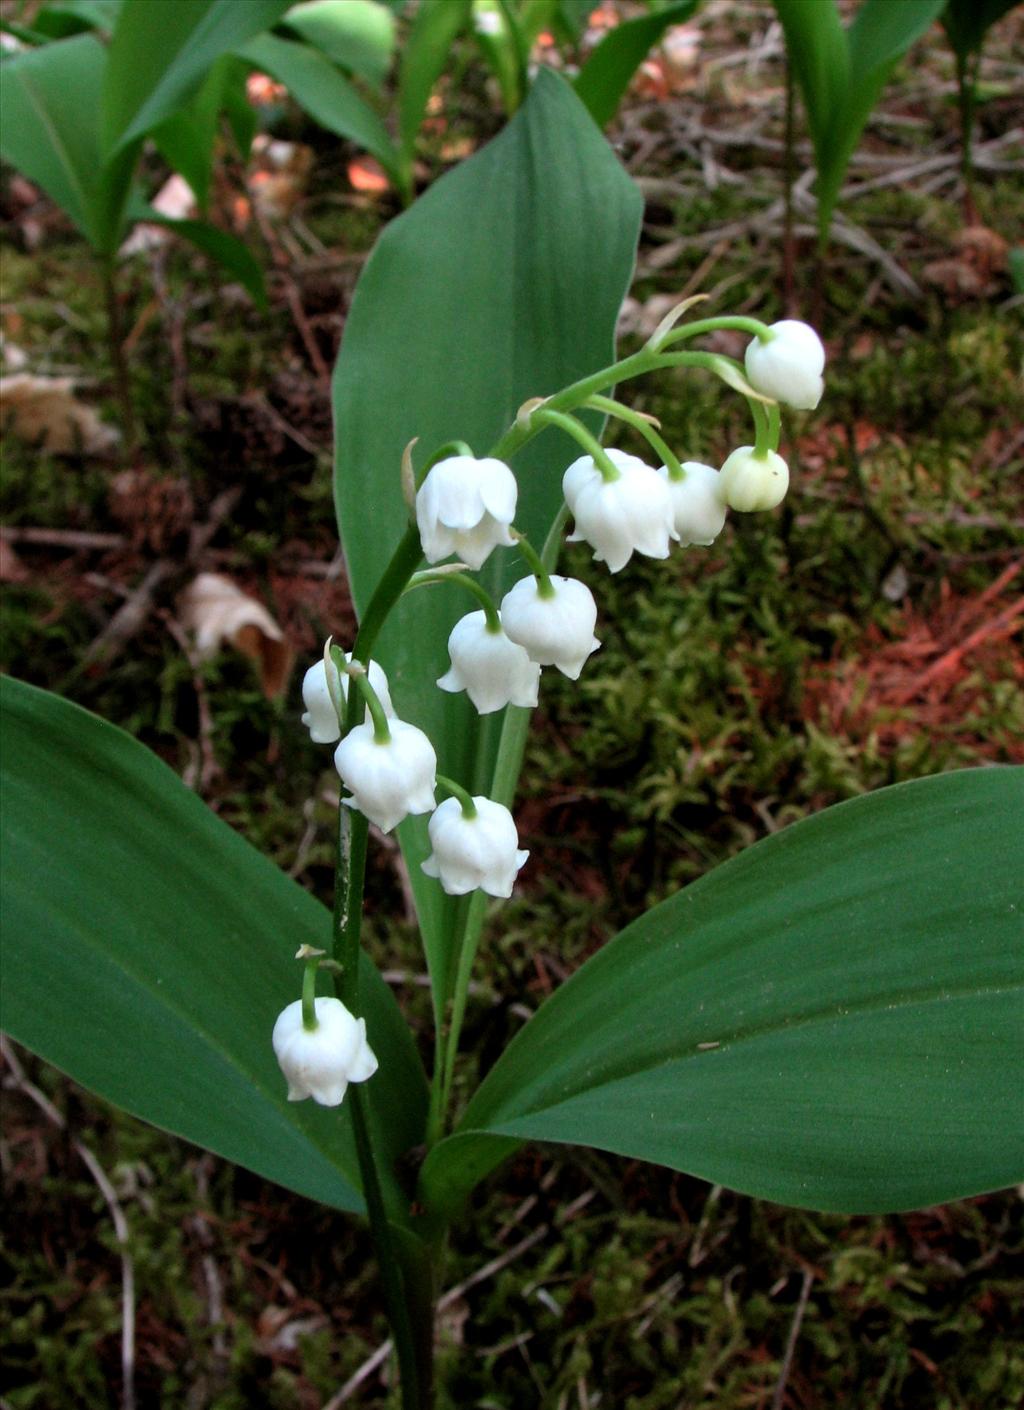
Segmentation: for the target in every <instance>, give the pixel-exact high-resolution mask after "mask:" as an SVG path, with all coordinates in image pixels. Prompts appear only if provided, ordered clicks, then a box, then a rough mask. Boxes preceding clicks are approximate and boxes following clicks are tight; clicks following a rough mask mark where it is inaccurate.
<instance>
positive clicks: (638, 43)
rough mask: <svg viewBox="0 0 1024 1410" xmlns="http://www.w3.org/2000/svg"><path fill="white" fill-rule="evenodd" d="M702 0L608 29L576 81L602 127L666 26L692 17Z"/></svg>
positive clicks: (681, 2) (686, 0) (681, 1)
mask: <svg viewBox="0 0 1024 1410" xmlns="http://www.w3.org/2000/svg"><path fill="white" fill-rule="evenodd" d="M699 3H700V0H679V3H677V4H674V5H666V6H665V8H664V9H661V10H655V11H654V13H653V14H650V15H640V16H638V18H636V19H633V20H626V21H625V22H624V23H623V24H619V25H616V26H615V28H614V29H610V30H609V31H608V33H607V34H606V35H605V37H604V38H603V39H602V40H601V42H600V44H598V46H597V47H596V49H595V50H594V51H593V53H592V54H591V55H590V57H589V58H588V59H587V61H586V63H585V64H584V65H583V68H582V69H581V70H580V73H579V77H578V78H577V79H576V82H575V84H574V87H575V89H576V94H577V97H579V98H580V99H581V100H582V102H584V103H585V104H586V105H587V107H588V109H589V110H590V115H591V117H592V118H593V119H594V121H595V122H596V123H597V125H598V126H599V127H604V126H605V124H606V123H609V122H611V120H612V118H613V117H614V116H615V113H616V111H617V110H618V106H619V103H620V102H621V101H622V95H623V94H624V93H625V91H626V89H627V88H628V87H629V84H630V80H631V79H632V77H633V75H634V74H635V73H636V71H637V69H638V68H639V67H640V65H641V64H642V63H643V61H644V59H645V58H646V57H647V55H648V53H649V51H650V50H651V49H652V48H653V47H654V45H655V44H657V42H658V40H659V39H660V38H661V36H662V35H663V34H664V33H665V31H666V29H668V28H669V27H670V26H671V25H674V24H682V22H683V21H684V20H687V19H689V17H690V16H691V15H692V14H693V12H694V10H695V9H696V8H697V6H698V4H699Z"/></svg>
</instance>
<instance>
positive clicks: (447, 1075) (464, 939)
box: [427, 504, 569, 1145]
mask: <svg viewBox="0 0 1024 1410" xmlns="http://www.w3.org/2000/svg"><path fill="white" fill-rule="evenodd" d="M568 517H569V511H568V509H567V507H566V506H565V505H564V504H563V505H562V508H561V509H560V510H559V512H558V513H557V514H556V515H555V518H554V522H553V523H552V525H551V528H550V529H549V530H548V536H547V538H546V539H545V540H544V547H543V548H542V549H541V554H540V557H541V561H542V563H545V564H546V563H551V564H553V563H554V562H555V561H556V559H557V558H558V549H559V546H560V544H561V542H562V534H563V533H564V531H565V524H566V520H567V519H568ZM499 795H500V789H499ZM507 801H508V802H509V803H511V801H512V799H511V797H510V798H508V799H507ZM462 901H463V904H464V906H465V909H464V910H462V911H461V912H460V913H459V916H458V922H457V924H456V925H455V927H454V934H455V936H456V945H457V951H458V960H457V963H456V969H455V985H454V988H453V990H452V1011H451V1017H450V1020H449V1023H448V1034H447V1038H446V1039H445V1042H444V1061H443V1063H437V1062H436V1059H435V1068H434V1076H435V1080H434V1082H433V1083H432V1084H431V1093H430V1096H431V1109H432V1110H433V1109H434V1107H435V1106H436V1107H437V1109H438V1112H437V1116H436V1118H435V1121H434V1123H433V1125H432V1126H431V1128H430V1134H429V1135H428V1139H427V1143H428V1145H433V1144H434V1142H435V1141H437V1140H438V1139H439V1137H440V1135H441V1131H442V1127H443V1123H444V1116H445V1113H446V1112H447V1110H448V1106H449V1102H450V1100H451V1090H452V1083H453V1081H454V1079H455V1059H456V1058H457V1057H458V1052H459V1037H460V1035H461V1033H462V1022H463V1019H464V1017H465V1014H466V1001H467V999H468V997H469V980H470V975H471V974H472V972H473V962H474V960H475V959H476V952H477V947H478V945H479V941H480V931H481V927H482V925H483V917H484V912H485V910H486V908H487V896H486V894H485V893H484V892H483V891H473V892H471V893H470V895H469V896H464V897H462ZM439 1073H440V1087H439V1090H438V1081H437V1077H438V1074H439ZM435 1092H438V1095H437V1099H436V1101H435Z"/></svg>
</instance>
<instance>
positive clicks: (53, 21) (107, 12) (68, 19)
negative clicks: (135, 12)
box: [32, 0, 121, 39]
mask: <svg viewBox="0 0 1024 1410" xmlns="http://www.w3.org/2000/svg"><path fill="white" fill-rule="evenodd" d="M120 11H121V0H50V3H49V4H47V5H44V6H43V8H42V9H41V10H40V11H39V12H38V13H37V14H36V15H35V17H34V18H33V20H32V27H33V29H34V30H36V31H37V32H38V33H39V34H42V35H47V36H48V37H49V38H51V39H63V38H65V37H66V36H67V35H71V34H81V33H82V32H83V30H87V29H98V30H102V31H103V32H104V33H106V34H109V33H110V31H111V30H112V29H113V28H114V25H115V24H116V23H117V17H118V15H119V13H120Z"/></svg>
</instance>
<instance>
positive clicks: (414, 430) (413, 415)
mask: <svg viewBox="0 0 1024 1410" xmlns="http://www.w3.org/2000/svg"><path fill="white" fill-rule="evenodd" d="M639 218H640V199H639V196H638V193H637V192H636V190H635V188H634V187H633V185H632V183H631V182H630V181H629V180H628V178H627V177H626V176H625V174H624V172H623V171H622V169H621V167H620V166H619V164H618V162H617V161H616V160H615V158H614V157H613V155H612V153H611V150H610V149H609V147H608V145H607V143H606V142H605V141H604V139H603V138H602V137H601V135H600V134H599V132H598V131H597V129H596V128H595V126H594V124H593V122H592V121H591V119H590V117H589V116H588V114H587V111H586V109H585V108H584V107H583V106H582V104H581V103H580V102H579V100H578V99H577V98H576V97H575V95H574V94H573V93H572V90H571V89H570V88H569V87H568V85H567V84H566V83H564V81H563V80H562V79H560V78H558V77H556V76H555V75H554V74H551V73H549V72H546V71H545V72H542V73H541V74H540V75H539V77H538V79H537V82H536V84H535V85H534V87H533V89H532V90H531V93H530V95H529V97H528V98H527V101H526V102H525V104H524V105H523V107H522V108H521V109H520V111H519V112H518V113H517V115H516V117H515V118H514V119H513V121H512V122H511V123H510V124H509V126H508V127H507V128H506V129H505V131H504V132H503V133H502V134H501V135H500V136H499V137H497V138H496V139H495V140H494V141H493V142H492V143H491V144H490V145H489V146H488V147H486V148H485V149H484V150H483V151H481V152H479V153H477V155H476V156H474V157H472V158H471V159H470V160H469V161H466V162H464V163H462V164H461V165H460V166H458V167H456V168H455V170H454V171H452V172H450V173H449V174H448V175H447V176H445V177H443V178H442V179H441V180H440V181H438V182H437V183H436V184H435V185H434V186H432V187H431V188H430V190H429V191H427V192H426V194H425V195H424V196H422V197H421V198H420V199H419V201H417V203H416V204H415V206H413V208H412V209H411V210H410V211H408V212H407V213H406V214H405V215H403V216H401V217H400V218H399V219H398V220H396V221H393V222H392V224H391V225H390V226H388V228H387V230H386V231H385V232H384V234H383V236H382V238H381V240H380V242H379V243H378V245H377V248H376V250H375V251H374V253H373V255H372V256H371V258H370V260H369V261H368V262H367V265H366V269H365V270H364V272H363V275H362V278H361V279H360V281H359V285H358V287H357V290H356V293H355V297H354V299H353V303H352V309H351V312H350V313H349V317H348V322H347V324H346V328H345V335H344V338H343V340H342V346H341V352H340V354H339V357H338V364H337V368H336V370H335V377H334V390H333V398H334V415H335V434H336V445H337V458H336V485H335V490H336V501H337V506H338V516H339V523H340V527H341V534H342V539H343V542H344V547H345V554H346V559H347V563H348V569H349V577H350V581H351V584H352V591H353V594H354V597H355V602H356V607H357V610H358V611H359V612H360V613H361V612H363V611H364V610H365V608H366V605H367V602H368V600H369V598H370V595H371V593H372V592H373V589H374V587H375V586H376V584H377V581H378V579H379V577H380V575H381V572H382V570H383V568H384V566H385V564H386V563H387V561H388V559H389V557H390V555H391V553H392V551H393V549H394V548H395V546H396V544H397V542H398V541H399V540H400V539H401V537H402V534H403V531H404V528H405V525H406V520H407V512H406V508H405V505H404V502H403V500H402V494H401V488H400V473H399V472H400V462H401V456H402V450H403V447H404V446H405V445H406V443H407V442H408V441H410V440H411V439H412V438H413V437H414V436H418V437H419V438H420V442H419V446H418V448H417V454H418V455H419V456H420V463H421V464H422V463H423V457H424V456H425V455H428V454H430V452H431V451H432V450H434V449H435V448H437V447H438V446H440V445H441V444H443V443H444V442H446V441H449V440H451V439H453V438H459V439H462V440H465V441H467V442H468V443H469V444H470V445H471V446H472V447H473V448H474V450H475V451H476V452H477V454H479V455H483V454H485V453H486V451H487V449H488V448H489V447H490V446H491V445H492V444H493V443H494V442H495V440H496V439H497V438H498V436H499V434H500V433H501V431H502V430H503V429H504V428H505V427H506V426H507V425H508V424H509V423H510V421H511V420H512V418H513V417H514V415H515V412H516V409H517V408H518V407H519V406H520V405H521V403H522V402H523V401H525V400H526V399H527V398H528V397H530V396H535V395H544V394H546V393H551V392H554V391H557V390H558V388H559V387H561V386H563V385H565V384H566V383H568V382H571V381H573V380H574V379H575V378H577V377H580V376H582V375H583V374H584V373H585V372H588V371H592V370H594V369H595V368H597V367H600V366H602V365H604V364H605V363H607V362H610V361H611V360H612V357H613V337H614V328H615V319H616V314H617V312H618V309H619V305H620V303H621V300H622V296H623V294H624V292H625V290H626V287H627V285H628V282H629V277H630V274H631V271H632V265H633V258H634V249H635V241H636V236H637V230H638V224H639ZM574 455H575V452H574V449H573V447H572V444H571V443H570V442H568V441H567V440H566V439H565V438H564V437H563V436H562V434H561V432H552V431H548V432H545V434H544V435H543V436H541V437H539V438H538V439H537V440H535V441H533V442H532V443H531V444H530V445H529V446H528V447H527V448H526V449H525V450H524V452H523V453H522V455H520V456H518V457H517V458H516V460H515V461H514V466H513V468H514V469H515V470H516V473H517V475H518V477H519V481H520V485H521V493H520V509H519V514H518V515H517V522H519V523H520V524H521V526H522V527H523V528H524V529H525V530H526V531H527V533H528V534H529V535H530V537H531V538H532V539H533V540H534V541H535V542H537V543H541V542H543V540H544V537H545V534H546V533H547V530H548V527H549V526H550V524H551V522H552V520H553V519H554V516H555V514H556V513H557V511H558V508H559V506H560V504H561V483H560V482H561V472H562V470H563V469H564V468H565V466H566V465H567V464H568V462H569V461H570V460H571V459H573V458H574ZM523 572H524V567H523V564H522V562H521V561H520V559H519V555H518V554H515V553H512V552H510V551H502V552H497V553H495V554H492V556H491V559H490V560H489V562H488V563H487V564H486V565H485V570H484V573H483V575H482V577H483V580H484V581H485V582H487V584H488V585H489V586H490V587H491V588H492V590H493V591H494V592H495V593H497V594H500V593H501V592H502V590H503V588H504V587H505V586H507V585H508V584H509V583H510V582H511V581H513V580H514V579H516V578H519V577H521V576H522V575H523ZM473 605H474V604H473V602H472V600H471V599H469V598H468V597H467V596H466V595H465V594H464V593H462V592H461V591H460V590H459V589H457V588H454V587H450V586H444V587H433V588H427V589H423V590H421V591H419V592H416V593H413V594H411V595H410V596H409V597H407V598H406V599H404V601H403V603H402V604H401V606H400V608H399V610H398V611H397V612H396V614H395V615H394V617H393V618H392V620H391V621H390V622H389V623H388V625H387V627H386V628H385V633H384V636H383V637H382V639H381V643H380V648H379V652H377V653H375V654H378V655H379V657H380V659H381V660H382V662H383V663H384V664H385V666H386V667H387V669H388V670H389V672H390V675H391V683H392V694H393V696H394V697H395V700H396V703H397V706H398V708H399V711H400V713H401V714H402V715H403V716H404V717H405V718H406V719H410V720H412V721H413V722H415V723H416V724H418V725H419V726H420V727H421V728H424V729H426V730H427V732H428V733H429V735H430V737H431V739H432V740H433V741H434V743H435V745H436V747H437V749H438V754H439V757H440V761H441V767H442V772H445V773H447V774H449V775H450V776H451V777H454V778H456V779H459V780H462V781H464V782H467V783H471V784H472V786H473V787H474V791H476V792H487V793H490V792H491V788H490V784H491V782H492V780H493V776H494V769H495V761H496V759H497V752H498V738H499V735H500V733H501V728H502V721H501V717H500V716H497V715H492V716H487V717H484V718H483V719H481V718H480V717H479V716H477V714H476V712H475V711H474V710H473V709H472V707H471V706H470V705H469V704H468V702H467V701H466V698H465V696H462V695H458V696H453V695H446V694H445V693H444V692H442V691H440V690H438V689H437V688H436V687H435V684H434V682H435V681H436V680H437V678H438V676H440V675H442V674H443V673H444V671H445V670H446V669H447V665H448V657H447V638H448V634H449V632H450V630H451V627H452V626H453V624H454V623H455V621H456V620H457V618H459V617H460V616H462V615H463V614H464V613H466V612H467V611H470V610H472V607H473ZM507 713H508V714H512V713H515V712H512V711H511V710H510V711H509V712H507ZM514 774H515V770H514V769H513V770H511V778H509V777H508V776H506V777H505V780H504V784H503V788H504V791H505V793H506V796H509V795H510V794H511V789H512V787H513V786H514ZM491 796H493V794H492V795H491ZM400 838H401V841H402V845H403V848H404V850H405V853H406V857H407V859H408V861H409V866H410V872H411V876H412V882H413V888H414V891H415V893H416V902H417V906H418V908H419V913H420V920H421V924H422V928H423V931H424V936H425V940H426V944H427V951H428V957H429V960H430V964H431V972H432V974H433V975H434V976H435V982H436V981H437V980H438V978H440V980H441V982H440V983H439V984H437V987H436V989H435V1002H439V1000H440V999H443V991H444V988H445V982H444V976H445V973H446V970H447V967H448V964H449V961H450V958H451V954H450V951H451V947H452V945H453V943H454V937H455V934H456V929H455V926H456V913H457V903H456V902H455V901H454V900H453V899H452V898H451V897H446V896H444V895H443V893H442V892H441V891H440V888H439V887H438V885H437V883H436V882H433V881H430V880H429V879H428V878H426V877H424V876H423V875H422V874H421V872H420V862H421V861H422V860H423V858H424V857H425V856H426V855H427V846H426V827H425V824H424V822H423V820H422V819H416V820H410V822H408V823H406V824H403V827H402V829H401V830H400Z"/></svg>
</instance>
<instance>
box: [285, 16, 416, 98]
mask: <svg viewBox="0 0 1024 1410" xmlns="http://www.w3.org/2000/svg"><path fill="white" fill-rule="evenodd" d="M284 23H285V24H286V25H287V26H288V28H289V29H291V30H294V32H295V33H296V34H297V35H298V36H299V37H300V38H301V39H304V40H305V41H306V43H307V44H312V45H313V47H314V48H315V49H319V50H320V51H321V52H322V53H323V54H325V55H326V56H327V58H328V59H330V60H331V61H332V62H333V63H336V64H340V65H341V66H342V68H344V69H348V70H350V71H351V72H352V73H357V74H359V75H360V76H361V77H362V78H365V79H366V80H367V81H368V82H370V83H372V84H373V85H374V86H375V87H377V88H379V87H380V85H381V84H382V83H383V82H384V79H385V78H386V76H387V72H388V69H389V68H390V67H391V55H392V52H393V50H394V47H395V20H394V16H393V15H392V13H391V11H390V10H388V9H386V8H385V6H383V5H380V4H378V3H377V0H304V3H303V4H301V5H293V6H292V7H291V9H290V10H289V11H288V12H287V13H286V14H285V17H284Z"/></svg>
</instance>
